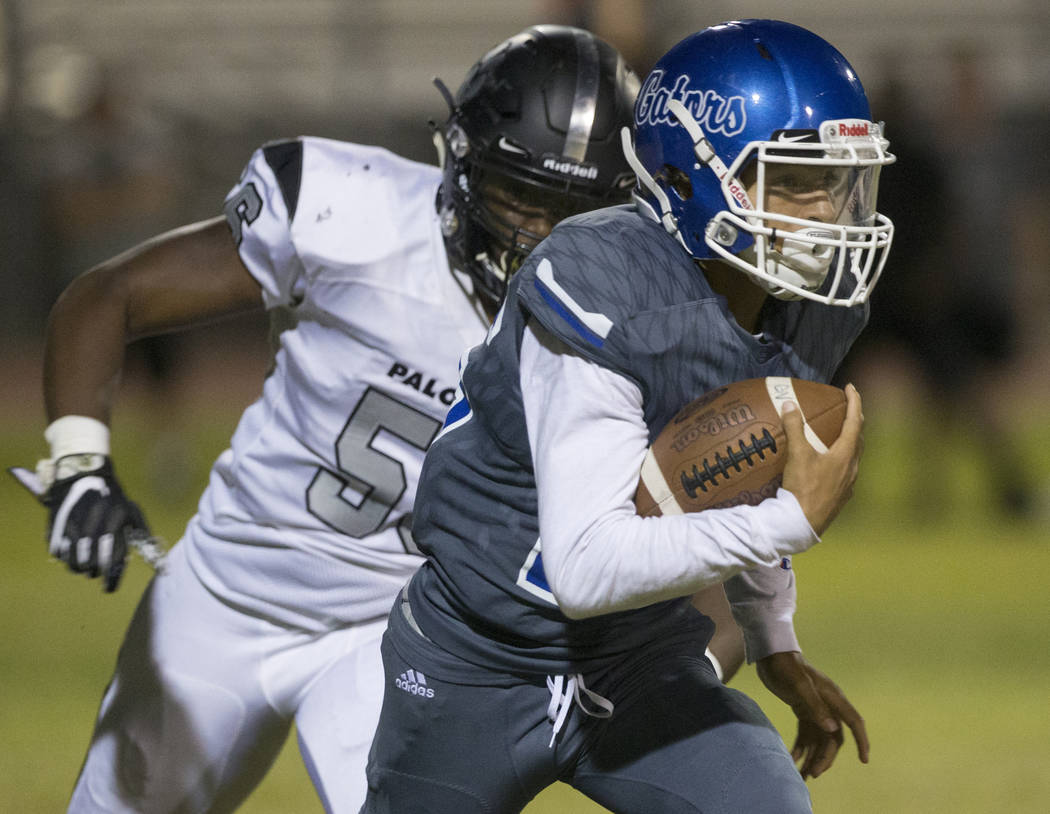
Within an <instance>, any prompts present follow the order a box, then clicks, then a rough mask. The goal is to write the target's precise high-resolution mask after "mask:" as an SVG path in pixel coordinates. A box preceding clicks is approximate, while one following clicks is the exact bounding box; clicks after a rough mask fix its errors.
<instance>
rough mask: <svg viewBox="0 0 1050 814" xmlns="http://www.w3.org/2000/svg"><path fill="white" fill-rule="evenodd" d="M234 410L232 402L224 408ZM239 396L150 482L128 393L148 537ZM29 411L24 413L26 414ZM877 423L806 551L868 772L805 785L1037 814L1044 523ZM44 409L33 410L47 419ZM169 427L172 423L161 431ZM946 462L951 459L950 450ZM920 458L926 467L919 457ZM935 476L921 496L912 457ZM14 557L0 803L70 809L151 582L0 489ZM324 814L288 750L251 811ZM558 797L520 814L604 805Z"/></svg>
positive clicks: (189, 482)
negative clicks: (907, 466)
mask: <svg viewBox="0 0 1050 814" xmlns="http://www.w3.org/2000/svg"><path fill="white" fill-rule="evenodd" d="M223 401H225V403H223ZM240 406H241V404H240V401H239V400H238V399H237V398H229V399H225V400H224V399H219V403H217V404H216V403H212V404H210V405H208V406H200V407H197V408H193V410H192V411H191V412H190V413H188V414H184V418H185V420H184V421H183V422H182V424H183V426H184V427H192V428H193V429H192V431H191V432H187V433H185V434H184V436H183V437H184V443H185V446H184V452H185V456H186V470H185V474H186V479H185V484H184V485H185V488H184V489H181V490H178V491H177V494H175V495H174V496H173V495H172V493H171V487H172V486H173V483H172V478H171V477H170V473H168V476H167V477H166V478H165V480H166V484H165V488H164V489H161V488H160V487H159V486H151V485H150V484H151V483H156V479H155V478H151V477H150V474H149V468H148V456H147V455H146V452H147V451H148V450H150V449H152V448H154V444H155V442H156V441H157V438H156V432H157V429H156V424H157V423H158V422H156V421H154V422H152V423H151V422H150V421H149V420H148V418H147V415H148V414H149V410H148V409H146V408H144V407H143V406H142V405H136V403H135V400H134V399H131V400H130V402H129V403H128V404H127V406H125V407H123V408H122V411H121V413H120V414H119V415H118V418H117V426H118V427H119V431H118V433H117V435H116V437H115V439H114V443H115V452H116V458H117V461H118V462H119V463H118V466H119V468H120V471H121V473H122V476H123V480H124V482H125V486H126V488H127V490H128V491H129V492H130V493H131V494H133V495H134V496H135V497H137V498H138V499H139V500H140V502H141V503H142V504H143V506H144V508H145V509H146V510H147V513H148V515H149V517H150V519H151V521H152V524H153V527H154V530H155V531H156V532H159V533H160V534H161V535H163V536H165V537H166V538H168V539H169V540H175V539H177V538H178V536H179V534H180V533H181V529H182V526H183V524H184V523H185V521H186V519H187V518H188V517H189V516H190V514H191V513H192V511H193V508H194V506H195V503H196V498H197V495H198V493H199V490H200V486H201V484H203V482H204V478H205V474H206V472H207V469H208V467H209V465H210V463H211V460H212V459H213V457H214V456H215V454H217V452H218V451H219V450H221V449H222V447H223V446H224V445H225V442H226V440H227V438H228V437H229V434H230V431H231V430H232V427H233V424H234V421H235V419H236V415H237V412H238V411H239V408H240ZM21 412H23V411H20V414H19V415H18V416H15V417H13V418H10V419H8V420H6V421H5V422H4V423H3V426H2V427H0V445H2V446H0V448H2V449H3V461H2V463H3V465H4V466H5V467H6V466H11V465H14V464H31V463H32V462H34V461H35V460H36V459H37V458H38V457H39V456H40V455H41V454H42V452H43V446H42V442H41V441H40V440H38V439H39V438H40V436H39V432H40V423H39V419H38V418H36V416H31V415H21ZM28 412H32V411H28ZM866 412H867V413H868V415H869V421H868V433H867V441H868V443H867V453H866V457H865V461H864V467H863V472H862V480H861V483H860V484H859V488H858V494H857V497H856V498H855V500H854V501H853V503H851V504H850V506H849V507H847V510H846V512H845V513H844V514H843V516H842V517H841V518H840V519H839V521H838V522H837V523H836V525H835V526H834V528H833V529H832V531H831V532H829V533H828V535H827V536H826V539H825V541H824V542H823V543H822V544H821V545H820V546H818V547H817V548H815V549H814V550H813V551H811V552H808V553H807V554H805V555H803V556H801V557H799V558H797V560H796V569H797V572H798V575H799V584H800V597H801V599H800V607H799V612H798V617H797V627H798V629H799V632H800V636H801V639H802V641H803V643H804V646H805V647H806V654H807V656H808V657H809V659H810V660H811V661H812V662H813V663H814V664H816V665H818V666H819V667H821V668H822V669H823V670H824V671H825V672H827V673H829V674H830V675H832V676H833V677H834V678H835V679H836V680H837V681H838V682H839V683H840V684H841V685H842V686H843V687H844V688H845V689H846V690H847V693H848V694H849V696H850V698H851V699H852V700H853V701H854V703H855V704H856V706H857V707H858V708H859V709H860V710H861V711H862V713H863V714H864V716H865V718H866V720H867V723H868V727H869V732H870V735H871V740H872V755H871V763H870V764H869V765H867V766H863V765H861V764H860V763H859V762H858V761H857V760H856V757H855V752H854V750H853V748H852V746H851V745H848V746H847V747H846V749H845V750H844V752H843V753H842V755H841V756H840V758H839V761H838V763H837V764H836V766H835V767H834V768H833V770H832V771H831V772H830V773H829V774H827V775H825V776H824V777H822V778H819V779H818V780H816V781H811V783H810V789H811V794H812V796H813V800H814V806H815V810H816V811H817V812H823V813H824V814H831V813H832V812H836V813H837V812H847V813H848V814H969V813H970V812H973V813H974V814H977V813H978V812H980V813H982V814H984V813H985V812H997V813H998V812H1009V814H1036V812H1045V811H1046V810H1047V800H1050V770H1048V769H1050V702H1048V700H1047V696H1048V689H1050V646H1048V644H1050V642H1048V639H1050V600H1048V598H1047V597H1048V592H1047V589H1046V582H1047V575H1048V574H1050V527H1048V526H1046V525H1039V524H1037V523H1035V522H1026V523H1022V522H1018V521H1007V520H1003V519H1000V518H997V517H996V516H995V515H994V514H993V512H992V511H991V510H990V507H989V505H988V501H987V499H986V497H985V495H984V492H983V491H982V486H983V478H984V477H985V473H984V472H982V470H981V467H980V463H979V462H978V461H976V460H975V459H973V457H972V456H971V455H968V454H967V453H966V452H965V449H966V446H965V445H964V444H959V445H958V446H956V447H952V446H951V445H946V446H944V447H943V448H942V449H939V448H933V449H931V448H929V447H926V446H924V447H921V448H911V447H905V445H904V444H903V443H902V442H901V441H900V440H899V438H900V434H899V430H900V428H901V427H903V426H905V425H904V424H903V421H900V420H897V421H896V422H895V420H894V419H891V418H886V419H883V420H882V421H881V423H880V422H877V421H875V420H874V419H873V418H872V411H871V409H870V407H867V405H866ZM37 415H39V413H37ZM1048 417H1050V416H1047V415H1046V414H1045V413H1044V414H1040V415H1033V416H1031V418H1030V426H1028V427H1027V428H1026V429H1027V431H1030V432H1031V433H1032V434H1033V435H1034V437H1035V438H1036V439H1037V442H1038V443H1035V444H1030V445H1029V446H1028V447H1027V448H1026V449H1027V450H1028V452H1027V453H1026V454H1027V455H1028V456H1029V457H1028V460H1027V462H1026V463H1027V465H1028V466H1029V467H1030V468H1031V469H1032V470H1033V471H1034V472H1036V473H1037V474H1038V475H1039V476H1041V477H1043V478H1047V477H1048V476H1050V422H1047V418H1048ZM160 423H163V422H160ZM953 450H954V451H953ZM917 455H922V456H924V457H923V458H921V459H917V458H916V456H917ZM917 460H918V463H920V464H921V465H922V466H923V467H926V468H928V470H929V474H925V475H924V476H923V478H924V480H923V481H922V483H921V484H920V485H919V486H918V487H917V488H913V487H912V486H910V485H909V483H908V481H906V480H904V479H903V478H902V475H901V472H902V471H903V469H904V467H903V466H902V464H903V463H904V462H906V461H910V462H913V463H914V462H916V461H917ZM944 472H948V473H950V477H949V478H948V483H947V485H946V487H945V496H946V498H947V500H948V504H949V505H948V510H947V511H946V512H943V513H941V514H940V515H938V516H933V515H931V514H929V513H928V507H926V508H924V499H926V498H929V497H930V494H929V490H928V489H926V488H925V486H924V485H923V484H925V485H932V484H934V483H937V482H939V480H940V479H941V477H940V473H944ZM0 523H2V533H3V542H4V545H5V546H6V557H5V558H4V561H3V567H2V568H0V597H2V608H3V610H2V613H0V641H2V643H3V647H2V648H0V698H2V700H0V732H2V733H3V738H4V742H5V746H4V748H3V749H2V750H0V800H2V801H3V802H2V803H0V809H3V810H5V811H11V812H20V814H35V813H36V812H41V813H44V812H48V813H49V812H56V811H60V810H63V807H64V803H65V800H66V798H67V795H68V793H69V790H70V788H71V786H72V783H73V780H74V778H75V776H76V773H77V770H78V767H79V764H80V761H81V758H82V755H83V750H84V747H85V745H86V743H87V740H88V736H89V734H90V731H91V726H92V721H93V717H94V714H95V709H96V705H97V702H98V699H99V697H100V695H101V692H102V689H103V687H104V685H105V683H106V681H107V679H108V677H109V674H110V671H111V669H112V665H113V661H114V658H115V656H116V651H117V647H118V645H119V642H120V640H121V638H122V635H123V632H124V627H125V625H126V623H127V621H128V619H129V617H130V615H131V611H132V609H133V607H134V604H135V602H136V601H137V599H138V596H139V594H140V592H141V590H142V588H143V586H144V585H145V583H146V580H147V579H148V577H149V573H148V568H147V567H146V566H145V565H144V564H143V562H142V561H141V560H134V561H133V562H132V564H131V566H130V569H129V573H128V575H127V576H126V578H125V582H124V584H123V586H122V588H121V590H120V591H119V592H118V593H116V594H114V595H110V596H104V595H102V594H101V592H100V590H99V586H98V584H97V583H94V582H88V581H86V580H83V579H80V578H76V577H74V576H72V575H70V574H68V573H67V572H66V571H65V570H64V568H63V567H61V566H59V565H55V564H52V563H49V562H48V559H47V557H46V553H45V548H44V544H43V542H42V531H43V526H44V513H43V511H42V510H41V509H39V508H37V507H35V506H34V505H33V504H32V503H31V501H30V500H29V498H28V496H27V495H25V494H24V493H23V492H22V491H21V490H20V488H19V487H18V486H17V485H16V484H15V482H14V481H13V480H11V479H10V478H6V477H5V478H4V479H3V481H2V483H0ZM736 684H737V686H739V687H740V688H742V689H744V690H746V691H748V692H750V693H751V694H752V695H753V696H754V697H755V698H756V699H757V700H758V701H759V702H760V703H761V704H762V705H763V707H764V708H765V709H766V710H767V712H768V713H769V714H770V716H771V717H772V718H773V720H774V722H775V723H776V724H777V726H778V727H780V729H781V732H782V733H784V734H785V737H786V738H788V739H790V738H791V737H792V720H791V715H790V712H789V711H787V710H786V709H785V708H783V707H782V706H781V705H780V704H779V702H777V701H776V700H775V699H773V697H772V696H770V695H769V694H768V693H767V692H766V691H765V690H764V689H763V688H762V687H761V686H760V685H759V684H758V683H757V681H756V680H755V679H754V675H753V672H752V671H750V670H747V669H745V671H744V674H743V675H742V676H741V677H740V678H739V679H738V681H737V682H736ZM242 810H243V811H244V812H248V814H276V813H277V812H281V813H282V814H287V812H307V813H308V814H310V813H312V812H320V811H321V808H320V805H319V804H318V803H317V801H316V798H315V797H314V795H313V792H312V788H311V787H310V785H309V782H308V780H307V778H306V774H305V771H304V770H303V769H302V768H301V765H300V763H299V759H298V754H297V752H296V749H295V746H294V741H293V742H291V743H290V744H289V745H288V747H287V748H286V749H285V751H284V753H283V754H282V756H281V758H280V760H279V762H278V764H277V766H276V767H275V768H274V770H273V771H272V772H271V774H270V775H269V776H268V777H267V779H266V780H265V782H264V783H263V785H262V786H261V787H260V788H259V789H258V790H257V791H256V793H255V794H254V795H253V796H252V798H251V799H250V800H249V801H248V803H247V804H246V805H245V806H244V808H243V809H242ZM601 810H602V809H599V808H598V807H596V806H594V805H593V804H591V803H589V802H588V801H586V800H584V799H583V798H581V797H579V796H578V795H576V794H575V792H573V791H572V790H571V789H569V788H567V787H564V786H556V787H554V788H552V789H550V790H548V791H547V792H546V793H544V794H543V795H541V797H539V798H537V800H536V801H534V802H533V803H532V804H531V805H530V806H529V808H528V809H527V812H529V814H541V812H549V813H551V814H553V812H581V814H582V813H585V812H597V811H601Z"/></svg>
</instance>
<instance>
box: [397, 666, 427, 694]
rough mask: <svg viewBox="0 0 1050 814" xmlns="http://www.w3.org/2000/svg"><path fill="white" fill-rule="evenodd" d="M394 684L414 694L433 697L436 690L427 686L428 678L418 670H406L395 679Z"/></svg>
mask: <svg viewBox="0 0 1050 814" xmlns="http://www.w3.org/2000/svg"><path fill="white" fill-rule="evenodd" d="M394 686H395V687H397V688H398V689H399V690H404V691H405V692H407V693H411V694H412V695H419V696H422V697H423V698H433V697H434V691H433V690H432V689H430V687H428V686H427V678H426V676H425V675H423V674H422V673H420V672H418V671H416V670H406V671H405V672H403V673H402V674H401V675H400V676H398V677H397V678H395V679H394Z"/></svg>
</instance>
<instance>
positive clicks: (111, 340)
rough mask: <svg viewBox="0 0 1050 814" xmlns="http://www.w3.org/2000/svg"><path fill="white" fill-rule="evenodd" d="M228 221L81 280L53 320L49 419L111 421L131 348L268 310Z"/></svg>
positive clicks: (142, 248) (47, 364)
mask: <svg viewBox="0 0 1050 814" xmlns="http://www.w3.org/2000/svg"><path fill="white" fill-rule="evenodd" d="M262 305H263V302H262V295H261V290H260V288H259V284H258V283H257V282H256V281H255V279H254V278H253V277H252V276H251V275H250V274H249V273H248V271H247V269H245V267H244V265H243V264H242V263H241V260H240V256H239V255H238V253H237V249H236V247H235V245H234V243H233V241H232V240H231V239H230V230H229V228H228V227H227V225H226V222H225V220H224V219H223V218H221V217H216V218H212V219H210V220H206V221H201V222H199V223H194V224H190V225H188V226H183V227H181V228H178V229H173V230H172V231H170V232H166V233H164V234H162V235H158V236H156V237H154V238H151V239H150V240H147V241H145V242H143V243H141V244H139V245H138V246H135V247H134V248H132V249H130V250H128V251H126V252H124V253H123V254H121V255H118V256H117V257H114V258H112V259H111V260H108V261H106V262H105V263H103V264H101V265H100V266H98V267H97V268H95V269H93V270H91V271H89V272H87V273H85V274H82V275H81V276H80V277H78V278H76V279H75V280H74V281H73V282H72V283H71V284H70V285H69V287H68V288H67V289H66V290H65V291H64V292H63V294H62V296H61V297H60V298H59V300H58V302H57V303H55V306H54V308H53V309H52V311H51V317H50V319H49V321H48V331H47V344H46V348H45V356H44V395H45V403H46V407H47V413H48V418H49V419H51V420H54V419H55V418H59V417H61V416H63V415H84V416H89V417H91V418H97V419H98V420H100V421H103V422H105V423H108V422H109V417H110V413H111V411H112V404H113V399H114V397H115V394H116V389H117V385H118V383H119V379H120V372H121V369H122V367H123V362H124V348H125V346H126V345H127V343H128V342H131V341H132V340H135V339H139V338H141V337H144V336H152V335H155V334H158V333H164V332H167V331H174V330H181V329H185V328H189V327H193V326H196V325H202V324H204V323H207V322H211V321H214V320H216V319H219V318H222V317H225V316H229V315H232V314H237V313H243V312H245V311H248V310H252V309H258V308H261V307H262Z"/></svg>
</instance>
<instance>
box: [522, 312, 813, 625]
mask: <svg viewBox="0 0 1050 814" xmlns="http://www.w3.org/2000/svg"><path fill="white" fill-rule="evenodd" d="M521 386H522V393H523V399H524V404H525V416H526V424H527V426H528V431H529V444H530V447H531V450H532V456H533V462H534V466H535V471H536V482H537V490H538V499H539V522H540V539H541V541H542V547H543V562H544V569H545V571H546V575H547V579H548V581H549V583H550V586H551V589H552V591H553V593H554V595H555V597H556V598H557V600H558V604H559V606H560V607H561V609H562V611H563V612H564V613H566V614H567V615H568V616H570V617H576V618H582V617H586V616H594V615H598V614H602V613H609V612H612V611H617V610H625V609H628V608H637V607H643V606H645V605H648V604H651V603H653V602H657V601H660V600H664V599H669V598H672V597H676V596H685V595H689V594H692V593H695V592H696V591H697V590H699V589H701V588H703V587H706V586H707V585H711V584H716V583H720V582H724V581H725V580H726V579H727V578H729V577H731V576H733V575H734V574H737V573H739V572H741V571H743V570H745V569H749V568H752V567H755V566H770V565H775V564H776V563H778V562H779V561H780V559H781V557H783V556H785V555H790V554H793V553H798V552H800V551H804V550H805V549H807V548H809V547H810V546H811V545H813V544H814V543H816V542H817V538H816V536H815V535H814V533H813V530H812V529H811V528H810V526H809V523H808V522H806V519H805V515H804V514H803V513H802V510H801V508H800V507H799V505H798V502H797V501H796V500H795V498H794V496H793V495H791V494H790V493H789V492H786V491H784V490H780V491H779V492H778V495H777V497H775V498H770V499H769V500H766V501H764V502H763V503H762V504H761V505H759V506H740V507H734V508H730V509H715V510H708V511H705V512H699V513H693V514H684V515H679V516H675V517H657V518H642V517H639V516H638V515H637V514H636V513H635V510H634V504H633V496H634V491H635V488H636V486H637V482H638V473H639V469H640V466H641V462H642V459H643V457H644V455H645V452H646V449H647V447H648V431H647V429H646V426H645V422H644V420H643V414H642V397H641V393H640V391H639V389H638V387H637V386H636V385H635V384H634V383H633V382H631V381H629V380H628V379H626V378H625V377H623V376H621V375H619V374H618V373H615V372H613V371H611V370H609V369H607V368H603V367H601V366H599V365H597V364H595V363H593V362H590V361H588V360H586V359H584V358H582V357H580V356H579V355H577V354H575V353H574V352H573V351H572V350H571V349H569V348H568V347H567V346H566V345H564V344H563V343H561V342H560V341H559V340H557V339H555V338H554V337H552V336H551V335H550V334H548V333H547V332H546V331H544V330H543V329H542V328H539V327H537V326H532V325H530V328H529V330H527V331H526V333H525V337H524V341H523V344H522V350H521Z"/></svg>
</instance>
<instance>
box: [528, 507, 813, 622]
mask: <svg viewBox="0 0 1050 814" xmlns="http://www.w3.org/2000/svg"><path fill="white" fill-rule="evenodd" d="M540 538H541V539H542V540H543V541H544V567H545V568H546V569H547V578H548V581H549V583H550V585H551V590H552V592H553V593H554V595H555V596H556V597H557V598H558V604H559V606H560V607H561V608H562V610H563V611H564V612H565V613H566V615H568V616H570V617H573V618H583V617H587V616H596V615H599V614H604V613H612V612H615V611H621V610H629V609H631V608H639V607H644V606H645V605H650V604H653V603H654V602H660V601H663V600H666V599H672V598H675V597H679V596H686V595H690V594H693V593H696V592H697V591H699V590H701V589H703V588H706V587H708V586H710V585H717V584H719V583H721V582H724V581H726V580H727V579H729V578H731V577H733V576H735V575H736V574H739V573H740V572H741V571H745V570H747V569H750V568H755V567H760V566H768V565H770V564H772V563H776V562H777V561H779V559H780V558H781V557H782V556H784V555H786V554H790V553H795V552H798V551H801V550H804V549H805V548H808V547H809V546H810V545H811V544H812V543H813V542H814V538H813V537H812V532H811V531H810V530H809V528H808V524H806V522H805V518H804V517H802V516H801V511H800V510H799V509H798V506H797V503H796V502H795V501H794V500H793V499H792V498H790V496H789V495H788V494H787V493H786V492H783V491H782V492H781V493H780V496H779V497H777V498H771V499H769V500H767V501H764V502H763V504H761V505H760V506H740V507H734V508H732V509H712V510H708V511H705V512H699V513H697V514H686V515H679V516H675V517H660V518H641V517H637V516H626V515H620V516H616V515H615V514H610V515H606V516H605V517H603V518H602V519H601V520H599V522H597V523H596V524H595V525H594V526H593V527H592V528H591V529H589V530H587V531H586V532H584V533H583V534H581V535H579V536H571V535H569V536H566V535H560V534H559V533H558V532H557V531H556V530H555V529H554V528H550V529H548V528H545V526H544V525H541V528H540Z"/></svg>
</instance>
